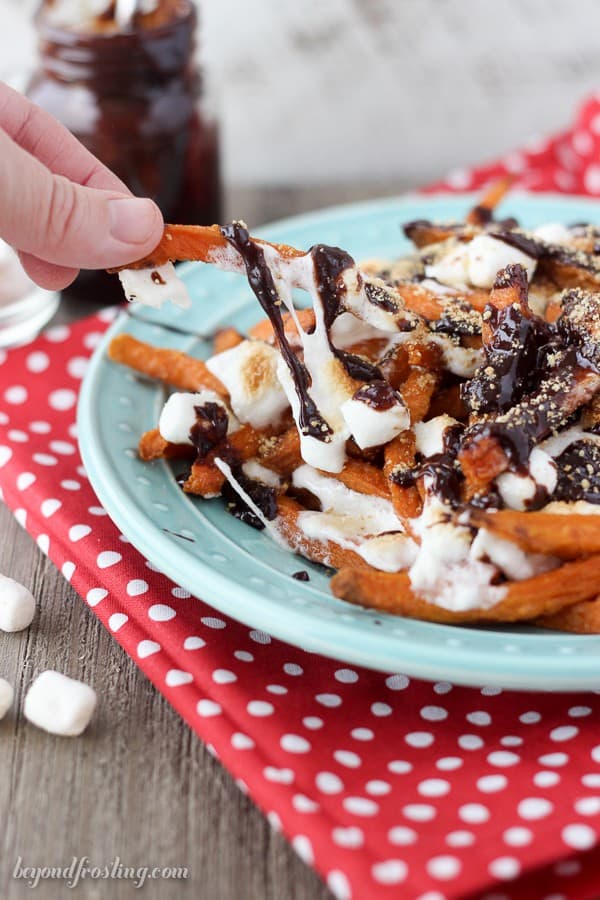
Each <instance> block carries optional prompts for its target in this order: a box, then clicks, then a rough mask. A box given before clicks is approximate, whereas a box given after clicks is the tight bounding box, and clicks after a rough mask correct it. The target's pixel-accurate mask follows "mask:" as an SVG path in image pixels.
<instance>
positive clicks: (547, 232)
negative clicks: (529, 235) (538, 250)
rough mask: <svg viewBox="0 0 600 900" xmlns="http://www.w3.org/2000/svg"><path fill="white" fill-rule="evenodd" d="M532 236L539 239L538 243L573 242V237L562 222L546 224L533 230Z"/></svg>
mask: <svg viewBox="0 0 600 900" xmlns="http://www.w3.org/2000/svg"><path fill="white" fill-rule="evenodd" d="M533 236H534V237H536V238H539V240H540V241H545V242H546V244H571V243H572V242H573V235H572V234H571V232H570V231H569V229H568V228H566V227H565V226H564V225H563V224H562V222H546V224H545V225H540V226H539V227H538V228H534V230H533Z"/></svg>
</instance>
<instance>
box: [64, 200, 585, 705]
mask: <svg viewBox="0 0 600 900" xmlns="http://www.w3.org/2000/svg"><path fill="white" fill-rule="evenodd" d="M477 196H479V194H478V193H477V192H461V193H454V192H453V193H435V194H434V193H425V194H422V193H415V192H411V193H408V194H401V195H398V196H395V197H382V198H379V199H375V200H366V201H360V202H358V203H344V204H338V205H335V206H330V207H325V208H324V209H322V210H315V211H313V212H307V213H301V214H300V215H298V216H291V217H286V218H282V219H279V220H276V221H274V222H272V223H268V224H266V225H263V226H261V227H260V228H257V229H255V230H254V229H253V231H254V232H255V233H256V234H261V235H262V234H265V233H268V234H270V236H271V239H273V237H274V235H273V232H274V231H280V230H284V229H287V228H293V227H300V228H301V227H304V226H306V225H311V224H312V223H313V222H314V221H315V220H322V219H325V220H327V219H328V218H336V217H337V216H340V215H345V214H350V213H351V214H353V215H355V214H357V213H360V214H365V213H369V212H371V213H377V212H378V211H379V210H382V209H385V208H393V207H394V206H395V205H398V204H402V205H404V204H408V203H415V202H416V203H427V202H428V201H434V202H435V201H439V200H444V201H452V200H456V202H457V204H460V203H461V202H462V201H464V202H465V203H468V202H469V201H470V200H471V199H473V198H475V197H477ZM511 196H512V198H513V199H515V200H517V201H518V202H530V201H531V200H534V201H536V200H542V201H543V200H547V201H549V202H559V203H561V202H566V203H570V204H573V203H577V204H578V205H580V202H581V201H584V202H583V203H581V205H583V206H588V205H589V206H593V207H594V208H595V209H596V210H597V211H600V202H599V201H598V200H593V199H592V198H589V197H581V198H580V197H573V196H569V195H564V194H560V193H535V194H528V193H526V192H516V191H515V192H513V194H512V195H511ZM199 266H200V264H199V263H194V262H191V263H184V264H182V266H180V267H179V272H180V274H181V275H182V277H184V278H185V277H186V275H187V274H188V273H189V272H190V271H197V270H198V268H199ZM132 321H133V322H135V319H133V320H132V319H131V318H130V317H129V316H128V315H127V313H126V312H122V313H121V315H119V316H118V317H117V319H116V320H115V321H114V322H113V323H112V324H111V325H110V327H109V328H108V329H107V331H106V332H105V334H104V336H103V339H102V341H101V342H100V343H99V345H98V346H97V347H96V349H95V351H94V353H93V355H92V357H91V360H90V363H89V366H88V369H87V372H86V374H85V376H84V380H83V383H82V386H81V391H80V396H79V401H78V407H77V430H78V434H79V444H80V451H81V455H82V459H83V464H84V467H85V469H86V471H87V473H88V477H89V479H90V483H91V485H92V487H93V489H94V491H95V492H96V493H97V495H98V497H99V499H100V501H101V503H102V505H103V506H104V507H105V508H106V510H107V512H108V514H109V515H110V517H111V519H112V520H113V521H114V522H115V524H116V525H117V527H118V528H119V529H120V530H121V531H122V533H123V534H124V535H125V536H126V537H127V538H128V540H130V541H131V543H132V545H133V546H134V547H135V548H136V549H137V550H138V551H139V552H140V553H142V554H143V555H144V557H145V558H146V559H149V560H150V561H152V562H155V561H156V560H158V562H156V564H157V565H159V568H160V570H161V571H162V572H163V573H164V574H165V575H167V576H168V577H169V578H170V579H171V580H172V581H174V582H175V584H179V585H181V586H182V587H184V588H186V589H187V590H189V591H190V592H191V593H192V595H193V596H196V593H197V587H198V582H197V580H194V581H192V579H191V578H190V577H189V576H188V573H187V571H186V566H187V565H189V564H190V559H191V558H190V556H189V555H188V554H186V552H185V551H184V549H183V548H182V547H181V546H180V545H178V544H174V543H173V542H172V541H170V540H169V541H167V540H166V538H165V535H164V534H162V532H160V531H159V530H158V528H157V526H156V525H155V524H154V523H153V522H152V521H151V520H150V519H149V517H148V516H147V515H146V513H145V511H144V509H143V508H142V510H141V512H142V515H141V516H140V521H139V523H138V524H137V525H136V523H135V521H134V522H132V521H131V517H130V515H129V514H128V512H127V510H126V509H125V508H124V504H123V502H122V499H121V498H120V497H119V495H118V493H116V492H115V484H112V485H111V483H110V482H109V483H107V482H106V479H105V478H104V477H103V476H102V475H101V471H102V462H101V452H100V448H101V446H102V440H101V439H100V440H95V437H101V435H100V432H101V428H100V421H99V420H98V419H97V418H95V417H94V416H93V415H92V410H93V397H94V389H95V383H96V381H97V380H98V379H101V370H102V366H103V364H104V363H105V362H106V348H107V345H108V343H109V341H110V340H111V338H112V337H113V336H114V335H115V334H117V333H119V332H120V331H121V330H122V328H123V326H124V325H125V324H128V325H130V326H131V323H132ZM138 514H139V509H138ZM143 525H144V526H145V527H142V526H143ZM167 551H168V552H167ZM178 559H182V560H185V565H183V567H182V566H181V564H180V563H178V562H177V560H178ZM193 565H194V566H195V567H197V571H198V573H200V574H203V575H208V576H209V578H208V580H207V581H206V583H205V584H203V589H202V597H201V598H199V599H201V600H203V601H204V602H206V603H207V604H208V605H209V606H213V607H214V608H215V609H217V610H219V611H221V612H222V613H224V614H226V615H229V616H231V617H232V618H233V619H236V620H237V621H240V622H242V623H244V624H245V625H248V626H250V627H253V628H258V629H261V630H264V631H265V632H268V633H269V634H272V635H273V636H274V637H276V638H277V639H279V640H282V641H286V642H288V643H290V644H293V645H295V646H300V647H301V648H302V649H304V650H308V651H310V652H315V653H320V654H323V655H325V656H328V657H330V658H334V659H338V660H340V661H344V662H352V663H354V664H355V665H361V666H364V667H366V668H371V669H378V670H380V671H385V672H390V671H403V672H405V673H406V674H408V675H411V676H412V677H416V678H422V679H424V680H428V681H432V680H440V679H444V680H447V681H451V682H452V683H454V684H462V685H469V686H477V687H481V686H486V685H489V686H499V687H503V688H506V689H516V690H545V691H547V690H552V691H557V692H558V691H560V692H573V691H580V690H595V689H598V688H600V669H599V670H598V673H597V676H596V674H595V673H594V677H597V683H595V687H592V686H591V683H592V680H593V678H592V674H591V673H590V671H589V666H590V660H589V659H588V658H585V657H578V655H577V654H576V652H575V650H576V647H577V644H578V642H583V641H586V640H589V639H590V636H586V635H571V634H566V635H565V634H559V633H557V635H556V636H554V635H548V636H544V637H543V640H544V641H545V645H546V646H547V647H548V651H549V653H551V652H552V649H553V646H552V645H554V646H557V645H559V644H560V643H561V642H564V641H567V642H568V644H569V646H571V644H572V645H573V647H574V652H573V653H569V654H566V653H565V654H564V659H565V663H566V662H567V661H568V672H567V673H565V672H561V673H560V677H559V678H556V676H552V675H550V676H549V674H548V670H547V666H548V659H547V658H546V656H540V657H530V658H527V657H525V655H524V654H523V653H515V654H514V656H513V658H512V662H513V663H514V666H513V671H511V672H509V673H508V674H507V672H506V671H505V669H503V670H502V671H499V669H498V668H488V666H489V664H490V648H489V647H486V644H488V642H489V637H488V638H487V639H486V638H485V637H484V638H483V639H482V647H481V649H478V650H474V649H473V648H469V650H468V658H467V659H463V658H461V651H460V647H455V646H452V647H451V646H449V645H448V644H447V643H446V642H445V641H440V646H439V647H436V661H435V664H434V669H435V670H433V671H432V663H431V660H430V657H429V656H426V657H425V661H424V662H423V660H420V659H419V657H418V641H417V642H416V646H414V645H415V640H414V637H413V638H412V639H411V640H408V641H407V640H406V638H404V637H403V636H400V635H397V636H394V635H390V634H389V633H384V632H379V633H378V632H377V631H376V630H375V629H374V630H372V631H370V630H367V629H365V630H364V631H363V633H362V635H361V637H362V640H363V641H364V646H362V647H361V646H357V645H356V643H353V644H352V646H351V647H350V650H347V648H346V647H345V646H344V638H346V639H347V638H348V637H349V635H350V634H352V633H353V632H355V631H356V624H355V623H348V622H345V621H342V620H336V617H335V616H334V617H332V618H331V619H329V620H328V621H327V628H326V635H325V637H321V636H320V635H319V634H318V633H315V631H314V630H312V631H311V630H310V629H308V630H307V616H308V617H310V613H307V612H306V611H305V610H304V609H303V607H296V606H294V605H293V604H290V605H289V606H286V607H285V610H284V609H283V608H282V605H281V603H280V602H276V601H275V600H272V599H270V598H268V597H266V596H264V595H260V600H261V602H260V604H258V607H257V606H256V597H257V595H258V591H256V590H253V589H252V588H249V587H247V586H245V585H242V584H238V583H234V582H232V581H231V580H230V579H228V578H227V577H226V576H225V575H223V574H221V573H220V572H218V571H216V570H215V569H212V568H211V567H210V566H209V565H208V564H207V563H205V562H204V561H202V560H201V559H198V558H193ZM232 584H233V585H234V586H235V590H234V591H233V592H232ZM294 587H295V589H300V590H301V589H302V588H301V586H300V587H299V586H298V584H297V583H296V584H295V586H294ZM231 593H234V594H235V599H234V600H231V601H230V600H228V594H231ZM332 599H335V598H332ZM337 602H341V601H336V603H337ZM377 617H381V618H391V617H390V616H389V615H387V614H379V613H377ZM396 619H397V621H398V622H399V623H400V622H402V621H403V620H402V618H401V617H394V620H396ZM317 624H318V623H317ZM321 624H322V623H321ZM419 624H420V625H422V626H427V629H431V628H434V629H436V631H439V630H440V629H441V630H443V633H444V634H446V635H448V634H450V633H452V634H453V635H457V637H458V640H460V627H459V628H458V629H457V627H456V626H448V625H438V624H433V623H419ZM482 635H485V632H482ZM493 637H494V638H498V637H499V636H498V634H497V633H493ZM536 637H537V636H536V635H523V634H512V633H510V632H507V636H506V640H507V642H510V641H515V642H517V643H519V642H521V643H523V644H524V645H526V644H527V640H524V639H528V640H531V639H535V638H536ZM392 638H393V639H394V640H393V643H394V644H397V647H396V648H395V649H396V652H397V654H398V660H397V664H396V665H394V666H391V665H390V658H389V652H386V653H384V654H383V655H384V659H383V660H382V661H381V662H380V661H379V660H378V649H379V651H380V652H381V648H382V646H384V645H385V644H386V643H388V642H390V641H392ZM428 649H429V650H430V649H431V648H428ZM505 661H506V656H504V657H502V662H503V663H504V662H505ZM553 661H554V663H556V658H555V657H553ZM524 664H525V665H524ZM496 665H497V663H496ZM525 669H526V670H525Z"/></svg>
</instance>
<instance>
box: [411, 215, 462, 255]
mask: <svg viewBox="0 0 600 900" xmlns="http://www.w3.org/2000/svg"><path fill="white" fill-rule="evenodd" d="M403 230H404V234H405V235H406V237H407V238H408V239H409V240H411V241H412V242H413V244H414V245H415V247H418V248H419V249H421V248H422V247H429V246H430V245H431V244H439V243H441V241H446V240H448V238H451V237H462V236H463V234H464V228H463V227H460V226H459V227H456V226H452V225H443V224H439V223H438V222H430V221H429V220H428V219H417V220H416V221H414V222H407V223H406V224H405V225H404V228H403ZM469 237H470V236H469Z"/></svg>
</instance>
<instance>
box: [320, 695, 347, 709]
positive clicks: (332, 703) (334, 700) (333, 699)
mask: <svg viewBox="0 0 600 900" xmlns="http://www.w3.org/2000/svg"><path fill="white" fill-rule="evenodd" d="M315 700H316V701H317V703H320V704H321V706H327V707H330V708H332V709H333V708H334V707H336V706H340V705H341V703H342V698H341V697H339V696H338V695H337V694H317V696H316V697H315Z"/></svg>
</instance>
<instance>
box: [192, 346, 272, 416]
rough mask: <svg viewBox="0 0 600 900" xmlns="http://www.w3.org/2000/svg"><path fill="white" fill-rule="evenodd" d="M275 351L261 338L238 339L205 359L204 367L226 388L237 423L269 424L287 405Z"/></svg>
mask: <svg viewBox="0 0 600 900" xmlns="http://www.w3.org/2000/svg"><path fill="white" fill-rule="evenodd" d="M278 360H279V352H278V351H277V350H275V349H274V348H273V347H270V346H269V344H265V343H263V342H262V341H242V342H241V344H238V345H237V346H236V347H232V348H231V349H230V350H224V351H223V353H217V354H216V355H215V356H211V358H210V359H207V360H206V366H207V368H208V369H209V370H210V371H211V372H212V373H213V375H216V376H217V378H218V379H219V381H221V382H223V384H224V385H225V387H226V388H227V390H228V391H229V397H230V403H231V408H232V409H233V411H234V413H235V414H236V416H237V417H238V419H239V420H240V422H249V423H250V425H252V426H253V428H265V427H266V426H267V425H272V424H273V422H276V421H277V419H278V418H279V417H280V416H281V415H282V413H284V412H285V410H286V409H287V408H288V406H289V404H288V400H287V397H286V395H285V392H284V390H283V388H282V386H281V384H280V383H279V379H278V377H277V362H278Z"/></svg>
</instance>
